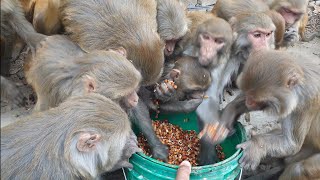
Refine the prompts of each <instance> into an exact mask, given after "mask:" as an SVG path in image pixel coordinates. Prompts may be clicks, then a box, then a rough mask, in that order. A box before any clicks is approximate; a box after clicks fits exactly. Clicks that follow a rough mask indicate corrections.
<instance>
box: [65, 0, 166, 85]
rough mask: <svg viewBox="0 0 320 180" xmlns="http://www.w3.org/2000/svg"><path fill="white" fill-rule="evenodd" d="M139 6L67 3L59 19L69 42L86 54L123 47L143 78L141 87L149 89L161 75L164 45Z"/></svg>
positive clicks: (101, 0)
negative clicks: (70, 40)
mask: <svg viewBox="0 0 320 180" xmlns="http://www.w3.org/2000/svg"><path fill="white" fill-rule="evenodd" d="M139 2H140V1H139V0H117V1H105V0H95V1H94V0H89V1H78V0H70V1H68V2H66V3H65V4H63V5H62V8H61V9H62V12H61V13H62V16H61V17H62V23H63V25H64V27H65V29H66V31H67V33H69V34H70V37H71V39H72V40H73V41H75V42H77V43H78V44H79V45H80V46H81V47H82V48H83V49H84V50H86V51H93V50H96V49H100V50H106V49H114V48H118V47H124V48H125V50H126V51H127V54H128V59H130V60H132V62H133V64H134V65H135V67H136V68H137V69H138V70H139V71H140V72H141V74H142V77H143V79H142V85H151V84H155V83H156V82H157V81H158V79H159V78H160V76H161V74H162V69H163V64H164V55H163V50H164V42H163V41H162V40H161V39H160V36H159V34H158V33H157V27H156V26H155V25H156V19H153V18H152V17H154V16H152V15H150V11H146V10H145V7H146V6H145V5H144V6H143V5H141V4H140V3H139ZM154 13H156V10H155V12H154Z"/></svg>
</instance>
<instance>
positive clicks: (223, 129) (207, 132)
mask: <svg viewBox="0 0 320 180" xmlns="http://www.w3.org/2000/svg"><path fill="white" fill-rule="evenodd" d="M228 133H229V129H228V128H227V126H226V125H225V124H224V123H220V122H215V123H210V124H206V125H205V126H204V128H203V129H202V131H201V132H200V133H199V135H198V137H199V138H205V139H206V140H207V141H210V142H212V143H215V144H217V143H219V142H221V141H223V140H224V139H225V138H226V137H227V136H228Z"/></svg>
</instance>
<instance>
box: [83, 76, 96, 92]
mask: <svg viewBox="0 0 320 180" xmlns="http://www.w3.org/2000/svg"><path fill="white" fill-rule="evenodd" d="M84 83H85V89H86V91H87V92H88V93H91V92H95V91H96V89H97V83H96V81H95V79H94V78H93V77H91V76H89V75H86V76H85V77H84Z"/></svg>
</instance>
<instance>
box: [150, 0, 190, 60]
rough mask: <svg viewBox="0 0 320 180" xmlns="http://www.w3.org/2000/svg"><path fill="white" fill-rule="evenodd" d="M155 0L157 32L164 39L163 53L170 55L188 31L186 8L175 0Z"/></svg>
mask: <svg viewBox="0 0 320 180" xmlns="http://www.w3.org/2000/svg"><path fill="white" fill-rule="evenodd" d="M156 1H157V24H158V33H159V35H160V37H161V38H162V39H163V40H164V41H165V43H166V45H165V48H164V55H165V56H170V55H171V54H172V53H173V51H174V48H175V45H176V43H177V41H179V40H180V39H181V38H182V37H183V36H184V35H185V34H186V33H187V31H188V23H190V22H189V20H188V19H187V17H186V8H185V7H184V5H183V4H182V3H181V2H179V1H177V0H173V1H172V0H156Z"/></svg>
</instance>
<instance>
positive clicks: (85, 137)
mask: <svg viewBox="0 0 320 180" xmlns="http://www.w3.org/2000/svg"><path fill="white" fill-rule="evenodd" d="M136 152H142V151H141V149H140V148H138V146H137V137H136V136H135V135H134V133H133V132H132V130H131V123H130V121H129V119H128V116H127V114H126V112H125V111H124V110H122V108H121V107H120V106H119V105H118V104H116V103H115V102H113V101H112V100H110V99H108V98H106V97H104V96H102V95H99V94H96V93H90V94H86V95H81V96H72V97H70V98H68V99H67V100H66V101H65V102H64V103H61V104H60V105H59V106H58V107H56V108H51V109H49V110H48V111H44V112H39V113H34V114H32V115H30V116H27V117H25V118H23V119H20V120H18V121H17V122H15V123H13V124H10V125H8V126H6V127H4V128H2V129H1V178H3V179H95V178H97V177H99V175H100V174H101V173H103V172H106V171H114V170H116V169H119V168H121V167H129V168H132V164H130V163H129V162H128V160H129V158H130V157H131V155H132V154H134V153H136Z"/></svg>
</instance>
